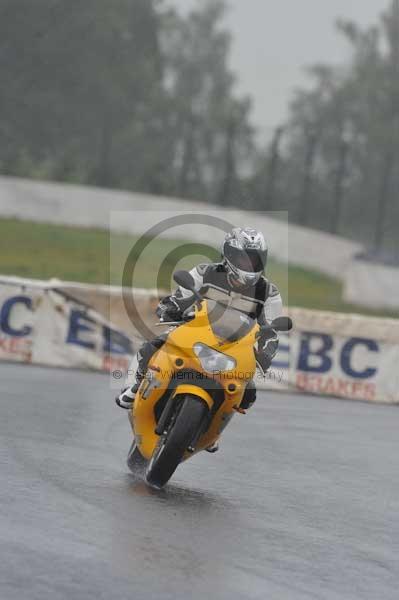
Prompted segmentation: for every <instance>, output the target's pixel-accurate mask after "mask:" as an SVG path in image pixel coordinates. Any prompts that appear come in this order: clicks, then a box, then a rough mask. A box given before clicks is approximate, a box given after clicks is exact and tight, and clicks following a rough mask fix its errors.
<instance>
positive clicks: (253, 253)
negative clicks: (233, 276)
mask: <svg viewBox="0 0 399 600" xmlns="http://www.w3.org/2000/svg"><path fill="white" fill-rule="evenodd" d="M224 255H225V257H226V258H227V260H228V261H229V262H230V263H231V264H232V265H233V266H234V267H236V268H237V269H240V271H246V272H247V273H261V272H262V271H263V270H264V269H265V267H266V262H267V250H256V249H253V248H245V250H243V249H242V248H235V247H234V246H230V245H229V244H226V245H225V248H224Z"/></svg>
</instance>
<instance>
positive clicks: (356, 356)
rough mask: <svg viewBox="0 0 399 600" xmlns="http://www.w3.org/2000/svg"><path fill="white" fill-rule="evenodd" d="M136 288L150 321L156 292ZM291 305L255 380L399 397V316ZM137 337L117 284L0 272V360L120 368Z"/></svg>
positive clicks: (271, 385)
mask: <svg viewBox="0 0 399 600" xmlns="http://www.w3.org/2000/svg"><path fill="white" fill-rule="evenodd" d="M133 295H134V297H135V301H136V303H137V305H138V306H139V311H140V316H141V317H142V318H143V319H144V320H145V321H146V322H147V323H148V324H149V326H150V327H151V324H153V323H154V308H155V305H156V302H157V294H156V292H155V291H148V290H133ZM88 304H90V306H88ZM288 312H289V314H290V316H291V317H292V319H293V321H294V325H295V327H294V330H293V331H292V332H291V333H290V334H281V336H280V337H281V343H280V349H279V352H278V355H277V356H276V358H275V360H274V361H273V365H272V367H271V369H270V370H269V372H268V373H267V375H266V377H265V378H262V377H261V376H260V375H259V374H258V375H257V377H256V383H257V385H258V387H260V388H263V389H280V390H283V389H291V390H297V391H306V392H308V393H314V394H320V395H327V396H339V397H342V398H348V399H357V400H368V401H373V402H389V403H399V371H398V369H397V364H398V363H399V320H396V319H381V318H372V317H365V316H360V315H346V314H339V313H331V312H321V311H312V310H305V309H300V308H292V309H290V310H289V311H288ZM110 315H111V318H110ZM110 321H112V323H113V325H111V323H110ZM115 324H116V325H115ZM116 327H117V328H116ZM159 331H160V330H157V329H155V330H154V332H155V334H157V333H159ZM139 343H141V340H140V334H139V331H137V330H135V328H134V324H132V323H131V322H130V319H129V317H128V315H127V314H126V310H125V307H124V304H123V300H122V294H121V290H120V288H117V287H111V288H108V287H107V286H90V285H83V284H77V283H65V282H55V281H52V282H38V281H33V280H24V279H19V278H12V277H2V278H0V360H12V361H20V362H29V363H35V364H44V365H49V366H62V367H71V368H72V367H73V368H76V367H78V368H87V369H95V370H99V371H115V372H117V373H119V372H121V373H123V374H125V373H126V372H127V370H128V365H129V364H130V361H131V359H132V354H133V352H134V351H135V350H137V347H138V344H139ZM121 378H122V374H121ZM115 383H118V382H115Z"/></svg>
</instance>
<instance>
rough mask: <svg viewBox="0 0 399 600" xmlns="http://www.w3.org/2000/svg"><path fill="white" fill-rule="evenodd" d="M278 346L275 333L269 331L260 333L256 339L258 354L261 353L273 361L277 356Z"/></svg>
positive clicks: (271, 330)
mask: <svg viewBox="0 0 399 600" xmlns="http://www.w3.org/2000/svg"><path fill="white" fill-rule="evenodd" d="M278 344H279V339H278V335H277V331H275V330H274V329H269V330H267V331H266V332H265V333H262V334H261V335H260V337H259V339H258V352H263V353H264V354H266V355H267V356H268V357H269V358H270V359H271V360H273V358H274V357H275V356H276V354H277V350H278Z"/></svg>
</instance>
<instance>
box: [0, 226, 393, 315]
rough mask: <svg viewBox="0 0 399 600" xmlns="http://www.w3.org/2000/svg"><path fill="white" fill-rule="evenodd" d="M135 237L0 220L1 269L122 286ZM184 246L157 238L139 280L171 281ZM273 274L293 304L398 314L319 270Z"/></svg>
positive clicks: (272, 268)
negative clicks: (347, 292)
mask: <svg viewBox="0 0 399 600" xmlns="http://www.w3.org/2000/svg"><path fill="white" fill-rule="evenodd" d="M135 241H137V238H135V237H134V236H131V235H124V234H119V235H113V236H112V240H111V241H110V236H109V232H108V231H104V230H100V229H85V228H76V227H66V226H60V225H48V224H42V223H32V222H27V221H19V220H15V219H0V274H3V275H19V276H21V277H32V278H37V279H50V278H51V277H57V278H59V279H63V280H69V281H80V282H84V283H105V284H109V283H111V284H117V285H118V284H120V282H121V269H122V268H123V265H124V263H125V260H126V257H127V255H128V253H129V250H130V249H131V248H132V247H133V246H134V243H135ZM181 245H182V242H181V241H177V242H176V241H174V240H154V241H152V242H151V244H150V245H149V246H148V248H147V250H146V251H145V252H144V253H143V255H142V257H141V259H140V261H139V262H138V264H137V269H136V270H135V277H134V285H135V286H136V287H144V288H147V287H155V286H156V285H157V283H158V285H161V286H162V287H164V286H167V284H168V281H170V279H169V272H170V271H171V270H172V269H173V267H174V265H175V264H176V248H177V247H178V246H181ZM194 246H195V245H194ZM169 255H170V258H169V259H168V258H166V261H165V263H164V269H163V272H164V273H165V276H164V279H161V280H160V281H158V282H157V275H158V271H159V265H160V264H161V263H162V262H163V261H164V259H165V257H168V256H169ZM216 256H217V255H215V258H216ZM110 257H111V259H110ZM199 260H201V258H200V253H198V256H196V255H195V247H192V248H191V251H190V258H189V259H186V260H184V259H182V260H180V262H179V268H188V267H190V266H192V265H193V264H195V263H196V262H198V261H199ZM110 265H111V267H110ZM268 277H269V278H270V279H271V280H272V281H274V282H275V283H276V284H277V285H278V286H279V288H280V290H281V293H282V296H283V298H284V299H285V300H286V301H287V302H288V304H289V305H291V306H302V307H305V308H315V309H320V310H334V311H341V312H358V313H363V314H375V315H380V316H397V315H395V314H394V313H389V312H387V311H378V310H377V311H370V310H365V309H364V308H361V307H359V306H353V305H348V304H345V303H344V302H342V300H341V295H342V286H341V284H340V282H339V281H337V280H335V279H332V278H330V277H326V276H325V275H321V274H320V273H315V272H312V271H308V270H305V269H302V268H299V267H295V266H291V267H289V269H288V272H287V268H286V267H285V266H283V265H281V264H279V263H276V262H275V261H273V260H271V261H270V264H269V268H268Z"/></svg>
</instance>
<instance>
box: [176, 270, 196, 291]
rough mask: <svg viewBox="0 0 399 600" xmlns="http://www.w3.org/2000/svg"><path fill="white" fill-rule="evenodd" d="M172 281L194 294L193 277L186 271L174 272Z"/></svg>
mask: <svg viewBox="0 0 399 600" xmlns="http://www.w3.org/2000/svg"><path fill="white" fill-rule="evenodd" d="M173 279H174V280H175V282H176V283H177V285H180V287H182V288H184V289H185V290H190V291H191V292H195V281H194V278H193V276H192V275H191V274H190V273H189V272H188V271H176V272H175V273H173Z"/></svg>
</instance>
